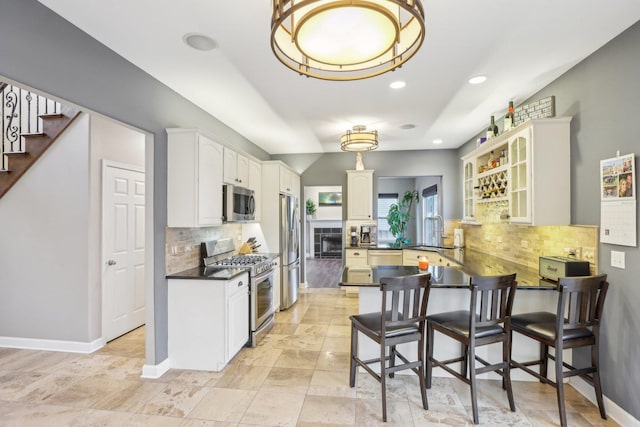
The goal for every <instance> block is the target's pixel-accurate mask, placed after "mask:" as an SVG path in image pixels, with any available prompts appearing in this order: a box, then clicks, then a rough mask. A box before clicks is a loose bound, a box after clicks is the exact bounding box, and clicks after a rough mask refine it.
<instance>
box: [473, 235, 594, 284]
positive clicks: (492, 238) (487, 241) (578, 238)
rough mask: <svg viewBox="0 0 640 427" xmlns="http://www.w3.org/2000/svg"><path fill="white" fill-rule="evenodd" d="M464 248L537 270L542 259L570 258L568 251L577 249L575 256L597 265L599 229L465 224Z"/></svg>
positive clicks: (592, 266) (592, 268)
mask: <svg viewBox="0 0 640 427" xmlns="http://www.w3.org/2000/svg"><path fill="white" fill-rule="evenodd" d="M462 228H463V229H464V231H465V246H466V247H467V248H469V249H473V250H476V251H480V252H484V253H487V254H489V255H493V256H497V257H500V258H503V259H506V260H509V261H512V262H515V263H518V264H522V265H526V266H528V267H530V268H533V269H538V258H539V257H540V256H545V255H551V256H567V255H568V254H567V252H565V248H572V249H575V250H576V252H577V253H576V257H577V258H582V259H586V260H588V261H589V262H590V263H591V270H592V273H596V271H597V270H596V269H597V265H598V227H597V226H593V225H568V226H539V227H532V226H527V225H515V224H509V223H492V224H483V225H481V226H478V225H467V224H462Z"/></svg>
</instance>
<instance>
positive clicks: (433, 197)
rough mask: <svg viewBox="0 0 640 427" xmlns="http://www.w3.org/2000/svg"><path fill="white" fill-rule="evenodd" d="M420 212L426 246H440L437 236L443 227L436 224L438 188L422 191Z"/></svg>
mask: <svg viewBox="0 0 640 427" xmlns="http://www.w3.org/2000/svg"><path fill="white" fill-rule="evenodd" d="M422 212H423V215H424V228H423V230H424V242H425V243H426V244H427V245H433V246H440V245H441V242H440V237H439V234H441V233H442V230H441V229H440V228H441V227H442V226H443V225H442V224H440V223H439V222H438V220H439V219H440V218H439V215H438V187H437V186H436V185H433V186H431V187H429V188H425V189H424V190H422Z"/></svg>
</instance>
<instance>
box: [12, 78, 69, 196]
mask: <svg viewBox="0 0 640 427" xmlns="http://www.w3.org/2000/svg"><path fill="white" fill-rule="evenodd" d="M0 96H1V97H0V99H1V100H2V106H1V107H2V117H1V118H0V120H1V123H2V143H1V145H0V197H2V196H4V194H5V193H6V192H7V191H9V189H10V188H11V187H12V186H13V184H15V183H16V182H17V181H18V180H19V179H20V177H21V176H22V175H24V173H25V172H26V171H27V170H28V169H29V168H30V167H31V166H32V165H33V164H34V163H35V162H36V160H38V158H39V157H40V156H41V155H42V154H43V153H44V152H45V151H46V150H47V148H49V147H50V146H51V144H53V143H54V142H55V141H56V139H57V138H58V137H59V136H60V135H61V134H62V133H63V132H64V130H65V129H66V128H67V127H68V126H69V124H71V122H73V120H74V119H75V118H76V117H77V116H78V114H79V111H76V110H75V109H73V108H71V107H67V106H65V105H62V104H60V103H57V102H54V101H51V100H48V99H46V98H44V97H42V96H39V95H36V94H33V93H31V92H29V91H25V90H23V89H20V88H18V87H16V86H13V85H8V84H6V83H3V82H0Z"/></svg>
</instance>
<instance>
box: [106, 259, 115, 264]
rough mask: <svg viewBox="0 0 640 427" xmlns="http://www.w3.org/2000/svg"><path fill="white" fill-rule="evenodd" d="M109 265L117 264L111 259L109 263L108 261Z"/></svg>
mask: <svg viewBox="0 0 640 427" xmlns="http://www.w3.org/2000/svg"><path fill="white" fill-rule="evenodd" d="M107 265H116V262H115V261H114V260H112V259H110V260H109V261H107Z"/></svg>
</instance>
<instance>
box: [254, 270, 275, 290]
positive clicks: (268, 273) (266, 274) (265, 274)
mask: <svg viewBox="0 0 640 427" xmlns="http://www.w3.org/2000/svg"><path fill="white" fill-rule="evenodd" d="M274 272H275V269H273V268H272V269H270V270H267V271H265V272H263V273H260V274H259V275H258V276H254V277H252V278H251V282H252V284H254V283H260V282H262V281H263V280H264V279H265V278H267V277H269V276H271V275H272V274H273V273H274ZM269 287H270V288H272V287H273V285H272V284H269Z"/></svg>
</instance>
